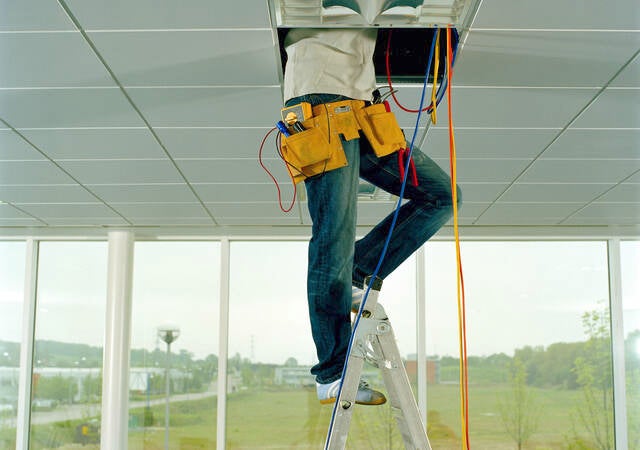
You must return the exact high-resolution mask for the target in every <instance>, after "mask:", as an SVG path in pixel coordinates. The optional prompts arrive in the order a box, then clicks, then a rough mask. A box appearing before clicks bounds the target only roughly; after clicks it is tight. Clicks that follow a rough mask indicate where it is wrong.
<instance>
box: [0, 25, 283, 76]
mask: <svg viewBox="0 0 640 450" xmlns="http://www.w3.org/2000/svg"><path fill="white" fill-rule="evenodd" d="M90 38H91V40H92V41H93V42H94V44H95V45H96V47H97V48H98V51H99V52H100V54H101V55H102V56H103V57H104V58H105V60H106V61H107V64H108V65H109V67H110V68H111V69H112V70H113V71H114V73H115V75H116V77H117V78H118V80H119V81H120V83H122V84H123V85H124V86H216V85H219V86H242V85H247V86H261V85H276V84H278V83H279V76H278V70H277V66H276V62H278V64H279V61H277V58H276V55H277V51H278V50H277V49H276V46H275V44H274V42H273V38H272V31H271V30H270V29H269V30H214V31H211V30H202V31H194V30H189V31H150V32H97V33H90ZM0 73H1V72H0Z"/></svg>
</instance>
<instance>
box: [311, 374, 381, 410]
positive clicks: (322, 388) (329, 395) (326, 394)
mask: <svg viewBox="0 0 640 450" xmlns="http://www.w3.org/2000/svg"><path fill="white" fill-rule="evenodd" d="M340 380H341V379H340V378H338V379H337V380H336V381H334V382H332V383H327V384H320V383H316V392H317V394H318V400H320V403H322V404H323V405H326V404H329V403H335V401H336V399H337V398H338V390H339V389H340ZM386 401H387V398H386V397H385V396H384V394H383V393H382V392H379V391H376V390H373V389H371V388H370V387H369V383H367V382H366V381H364V380H360V383H359V385H358V393H357V394H356V403H357V404H359V405H382V404H383V403H385V402H386Z"/></svg>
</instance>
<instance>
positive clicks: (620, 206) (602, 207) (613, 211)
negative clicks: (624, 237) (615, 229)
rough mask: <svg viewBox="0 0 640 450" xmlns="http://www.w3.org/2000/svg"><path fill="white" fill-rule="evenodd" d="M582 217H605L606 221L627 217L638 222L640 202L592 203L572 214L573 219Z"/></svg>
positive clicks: (639, 220) (614, 221) (616, 221)
mask: <svg viewBox="0 0 640 450" xmlns="http://www.w3.org/2000/svg"><path fill="white" fill-rule="evenodd" d="M580 218H603V219H604V220H605V221H606V223H618V221H619V219H621V218H625V219H635V220H636V223H638V222H640V204H638V203H592V204H590V205H588V206H587V207H586V208H584V209H582V210H581V211H579V212H578V213H576V214H575V215H574V216H572V219H580ZM624 223H628V222H624Z"/></svg>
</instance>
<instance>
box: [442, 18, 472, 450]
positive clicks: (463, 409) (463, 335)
mask: <svg viewBox="0 0 640 450" xmlns="http://www.w3.org/2000/svg"><path fill="white" fill-rule="evenodd" d="M451 60H452V51H451V28H447V65H448V70H447V82H448V83H447V103H448V119H449V148H450V170H451V196H452V200H453V233H454V236H455V244H456V291H457V297H458V334H459V341H460V414H461V418H460V419H461V420H460V422H461V427H462V433H461V434H462V448H463V449H465V450H469V449H470V442H469V369H468V363H467V327H466V313H465V296H464V279H463V273H462V257H461V254H460V234H459V230H458V192H457V182H456V171H457V168H456V143H455V138H454V133H453V119H452V114H451V77H452V75H453V70H452V67H451Z"/></svg>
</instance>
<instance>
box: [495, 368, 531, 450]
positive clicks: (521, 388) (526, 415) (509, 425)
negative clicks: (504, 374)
mask: <svg viewBox="0 0 640 450" xmlns="http://www.w3.org/2000/svg"><path fill="white" fill-rule="evenodd" d="M509 381H510V387H511V390H510V391H509V392H507V393H505V394H503V395H502V396H501V397H499V399H498V409H499V410H500V417H501V419H502V423H503V425H504V427H505V429H506V431H507V433H508V434H509V436H511V438H512V439H513V440H514V441H515V442H516V445H517V447H518V450H521V449H522V446H523V445H524V444H525V443H526V442H527V441H528V440H529V439H530V438H531V436H532V435H533V434H534V433H535V431H536V430H537V428H538V423H539V418H540V411H541V410H540V408H539V407H538V404H537V401H536V398H535V394H534V393H533V391H531V389H529V388H528V387H527V371H526V367H525V365H524V363H523V362H522V360H520V358H518V357H516V358H514V359H513V362H512V364H511V372H510V374H509Z"/></svg>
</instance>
